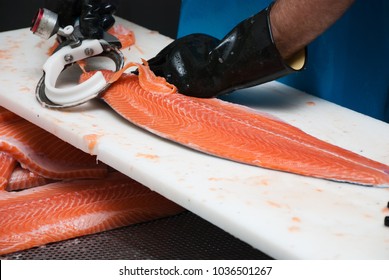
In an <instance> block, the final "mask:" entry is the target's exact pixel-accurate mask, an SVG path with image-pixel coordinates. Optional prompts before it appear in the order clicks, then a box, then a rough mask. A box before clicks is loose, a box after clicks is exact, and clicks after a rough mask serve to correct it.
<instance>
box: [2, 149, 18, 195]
mask: <svg viewBox="0 0 389 280" xmlns="http://www.w3.org/2000/svg"><path fill="white" fill-rule="evenodd" d="M16 164H17V161H16V160H15V159H14V158H13V157H11V156H9V155H8V154H7V153H3V152H0V191H2V190H4V189H5V188H6V186H7V185H8V182H9V179H10V177H11V176H12V172H13V171H14V169H15V166H16Z"/></svg>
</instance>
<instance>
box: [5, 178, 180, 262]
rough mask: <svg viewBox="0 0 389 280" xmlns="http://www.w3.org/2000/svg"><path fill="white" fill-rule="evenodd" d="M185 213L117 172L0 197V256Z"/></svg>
mask: <svg viewBox="0 0 389 280" xmlns="http://www.w3.org/2000/svg"><path fill="white" fill-rule="evenodd" d="M184 210H185V209H184V208H182V207H181V206H179V205H177V204H175V203H174V202H171V201H170V200H168V199H166V198H164V197H163V196H161V195H159V194H158V193H156V192H154V191H151V190H150V189H148V188H147V187H145V186H143V185H141V184H139V183H138V182H136V181H134V180H132V179H130V178H128V177H126V176H125V175H123V174H120V173H118V172H114V173H110V174H109V176H108V177H107V178H105V179H89V180H75V181H61V182H55V183H52V184H48V185H45V186H41V187H36V188H32V189H28V190H23V191H20V192H1V193H0V255H4V254H9V253H12V252H16V251H20V250H25V249H29V248H32V247H35V246H41V245H44V244H48V243H52V242H56V241H61V240H65V239H70V238H74V237H77V236H82V235H87V234H93V233H96V232H101V231H105V230H109V229H114V228H118V227H122V226H127V225H130V224H134V223H139V222H145V221H149V220H152V219H157V218H162V217H166V216H171V215H174V214H178V213H180V212H182V211H184Z"/></svg>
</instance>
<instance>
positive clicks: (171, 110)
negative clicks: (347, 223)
mask: <svg viewBox="0 0 389 280" xmlns="http://www.w3.org/2000/svg"><path fill="white" fill-rule="evenodd" d="M133 65H134V64H133V63H131V64H130V65H129V67H130V66H133ZM138 71H139V75H138V76H137V75H134V74H122V72H123V71H121V72H120V73H116V74H112V73H110V72H106V74H105V75H106V76H107V78H108V79H110V81H112V82H113V81H115V80H117V81H116V82H115V83H114V84H113V85H112V86H111V87H110V88H109V89H108V90H107V91H106V92H105V93H104V94H103V95H102V99H103V100H104V101H105V102H106V103H107V104H108V105H109V106H111V107H112V109H113V110H115V111H116V112H117V113H119V114H120V115H121V116H123V117H124V118H126V119H127V120H128V121H130V122H131V123H133V124H135V125H137V126H139V127H142V128H143V129H146V130H148V131H150V132H152V133H154V134H156V135H159V136H161V137H163V138H165V139H169V140H172V141H174V142H177V143H180V144H182V145H184V146H187V147H190V148H193V149H195V150H198V151H201V152H204V153H207V154H211V155H214V156H218V157H221V158H225V159H229V160H233V161H237V162H240V163H245V164H250V165H255V166H259V167H264V168H269V169H274V170H279V171H286V172H291V173H295V174H299V175H305V176H311V177H317V178H322V179H328V180H335V181H341V182H348V183H355V184H360V185H367V186H389V166H387V165H385V164H382V163H379V162H376V161H373V160H371V159H368V158H366V157H363V156H361V155H358V154H356V153H353V152H351V151H347V150H345V149H343V148H340V147H337V146H334V145H331V144H329V143H326V142H324V141H322V140H320V139H317V138H315V137H313V136H311V135H309V134H307V133H305V132H303V131H302V130H300V129H298V128H296V127H294V126H292V125H290V124H288V123H286V122H284V121H282V120H279V119H277V118H275V117H273V116H271V115H269V114H262V113H260V112H257V111H254V110H252V109H249V108H247V107H244V106H240V105H236V104H232V103H228V102H226V101H222V100H219V99H216V98H212V99H201V98H195V97H188V96H185V95H182V94H179V93H177V92H175V90H174V89H173V90H172V86H171V85H170V86H169V85H168V84H167V82H166V81H164V79H162V78H161V77H155V76H154V75H153V73H152V72H151V71H150V70H149V69H148V67H147V66H146V65H138ZM90 75H91V73H88V74H84V75H83V77H82V78H81V80H85V79H87V78H88V77H89V76H90ZM161 79H162V80H161Z"/></svg>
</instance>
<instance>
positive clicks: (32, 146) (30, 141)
mask: <svg viewBox="0 0 389 280" xmlns="http://www.w3.org/2000/svg"><path fill="white" fill-rule="evenodd" d="M0 151H2V152H6V153H7V154H8V155H10V156H12V157H13V158H14V159H15V160H16V161H18V162H20V164H21V165H22V167H24V168H26V169H28V170H30V171H32V172H34V173H36V174H38V175H40V176H43V177H46V178H50V179H67V178H68V179H69V178H70V179H75V178H102V177H104V176H106V175H107V166H106V165H105V164H103V163H97V160H96V157H95V156H91V155H89V154H87V153H84V152H83V151H81V150H79V149H77V148H75V147H73V146H72V145H70V144H68V143H66V142H64V141H62V140H61V139H59V138H58V137H56V136H54V135H53V134H50V133H49V132H47V131H45V130H43V129H41V128H40V127H38V126H36V125H34V124H32V123H30V122H28V121H26V120H24V119H22V118H16V119H11V120H6V121H2V122H0Z"/></svg>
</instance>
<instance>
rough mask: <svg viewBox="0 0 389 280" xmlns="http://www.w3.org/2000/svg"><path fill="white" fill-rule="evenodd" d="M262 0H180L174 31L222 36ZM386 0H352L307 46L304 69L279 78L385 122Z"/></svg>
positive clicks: (388, 75) (388, 97)
mask: <svg viewBox="0 0 389 280" xmlns="http://www.w3.org/2000/svg"><path fill="white" fill-rule="evenodd" d="M269 4H270V1H268V0H245V1H241V0H240V1H239V0H212V1H210V0H182V3H181V14H180V21H179V27H178V36H177V37H181V36H184V35H186V34H190V33H198V32H200V33H206V34H210V35H213V36H215V37H217V38H222V37H223V36H224V35H225V34H227V33H228V31H229V30H231V29H232V28H233V27H234V26H235V25H236V24H237V23H239V22H240V21H242V20H244V19H246V18H247V17H249V16H251V15H253V14H255V13H257V12H259V11H260V10H262V9H264V8H265V7H266V6H268V5H269ZM388 63H389V1H387V0H370V1H366V0H357V1H356V2H355V3H354V5H353V6H352V7H351V8H350V9H349V10H348V11H347V12H346V13H345V15H344V16H343V17H342V18H341V19H340V20H338V21H337V22H336V23H335V24H334V25H333V26H332V27H330V28H329V29H328V30H327V31H326V32H325V33H323V34H322V35H321V36H320V37H318V38H317V39H316V40H315V41H314V42H312V43H311V44H310V45H309V46H308V60H307V68H306V70H304V71H302V72H300V73H297V74H292V75H289V76H287V77H284V78H282V79H280V80H279V81H281V82H283V83H286V84H288V85H291V86H293V87H295V88H298V89H300V90H302V91H305V92H307V93H310V94H314V95H316V96H319V97H321V98H324V99H326V100H329V101H332V102H334V103H337V104H339V105H342V106H345V107H348V108H350V109H353V110H355V111H358V112H361V113H363V114H366V115H370V116H372V117H374V118H377V119H381V120H385V121H387V122H389V68H388Z"/></svg>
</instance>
